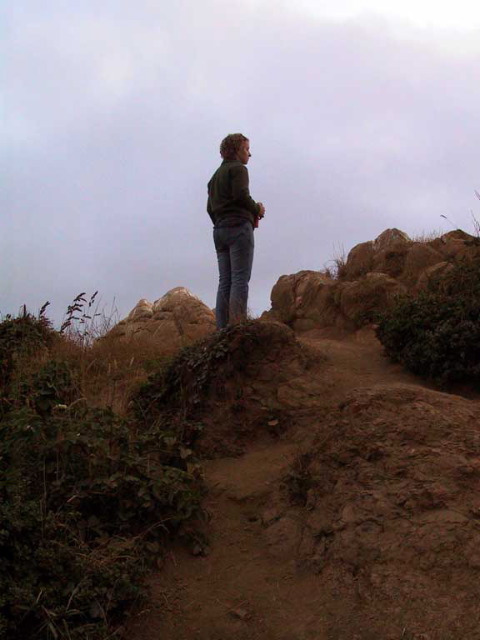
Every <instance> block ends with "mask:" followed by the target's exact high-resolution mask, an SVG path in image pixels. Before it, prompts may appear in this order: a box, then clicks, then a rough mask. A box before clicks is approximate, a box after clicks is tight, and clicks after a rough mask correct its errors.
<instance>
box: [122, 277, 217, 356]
mask: <svg viewBox="0 0 480 640" xmlns="http://www.w3.org/2000/svg"><path fill="white" fill-rule="evenodd" d="M214 330H215V315H214V313H213V311H212V310H211V309H209V308H208V307H207V305H206V304H204V303H203V302H202V301H201V300H200V298H197V296H195V295H193V293H191V292H190V291H189V290H188V289H186V288H185V287H176V288H175V289H171V290H170V291H168V292H167V293H166V294H165V295H164V296H162V297H161V298H159V299H158V300H156V301H155V302H154V303H151V302H149V301H148V300H145V299H142V300H140V301H139V302H138V303H137V304H136V305H135V307H134V308H133V309H132V311H131V312H130V313H129V314H128V316H127V317H126V318H125V319H123V320H122V321H121V322H119V323H118V324H117V326H116V327H114V328H113V330H112V331H111V332H110V335H112V336H115V337H118V338H123V339H138V338H140V339H142V338H143V339H145V338H148V339H151V340H154V341H155V343H159V344H161V345H162V346H163V347H164V348H163V351H164V352H165V353H166V354H167V353H174V352H175V351H177V350H178V349H179V348H180V347H183V346H185V345H187V344H190V343H192V342H194V341H195V340H198V339H199V338H202V337H203V336H205V335H207V334H208V333H211V332H212V331H214Z"/></svg>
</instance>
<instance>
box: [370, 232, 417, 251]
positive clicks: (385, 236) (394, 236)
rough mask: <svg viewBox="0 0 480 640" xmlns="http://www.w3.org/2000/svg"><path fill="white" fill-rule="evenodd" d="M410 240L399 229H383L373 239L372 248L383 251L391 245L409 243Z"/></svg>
mask: <svg viewBox="0 0 480 640" xmlns="http://www.w3.org/2000/svg"><path fill="white" fill-rule="evenodd" d="M411 242H412V240H411V239H410V238H409V236H408V235H407V234H406V233H405V232H404V231H400V229H395V228H393V229H385V231H383V232H382V233H381V234H380V235H379V236H377V237H376V238H375V240H374V241H373V248H374V250H375V251H383V250H385V249H389V248H391V247H392V246H394V245H395V246H398V245H399V244H411Z"/></svg>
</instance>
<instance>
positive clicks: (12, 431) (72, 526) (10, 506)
mask: <svg viewBox="0 0 480 640" xmlns="http://www.w3.org/2000/svg"><path fill="white" fill-rule="evenodd" d="M16 320H18V319H16ZM5 322H6V323H7V324H5V323H1V324H0V346H1V347H2V348H3V351H2V352H1V353H2V357H3V360H2V362H7V363H8V377H9V380H10V381H11V382H12V384H10V385H9V387H8V389H7V392H5V395H4V400H5V402H4V405H3V414H2V415H1V416H0V637H5V638H8V640H20V639H21V640H28V639H30V638H34V637H35V638H40V639H47V638H55V639H59V640H60V639H67V638H68V639H69V640H70V639H71V640H95V639H101V638H106V637H112V632H113V630H114V629H115V627H116V625H118V624H119V622H120V621H121V618H122V616H123V615H124V614H125V610H126V609H127V607H128V605H129V604H131V603H133V602H134V601H135V600H137V599H138V598H140V597H141V596H142V593H143V584H142V579H143V577H144V576H145V574H146V572H147V571H148V569H149V567H150V566H151V563H152V562H155V561H156V560H158V559H159V558H161V556H162V551H163V549H164V548H165V546H166V544H167V541H168V539H169V537H171V536H172V535H173V534H175V533H178V532H180V531H181V528H182V526H183V525H184V523H188V522H189V521H192V519H195V518H198V517H200V516H201V515H202V512H201V509H200V498H201V493H202V484H201V481H200V479H199V476H198V473H196V465H195V462H194V460H193V458H192V452H191V450H190V449H189V448H188V447H187V446H185V442H184V440H183V434H182V431H181V429H179V428H178V427H172V426H171V425H170V424H169V423H168V422H166V421H165V420H156V421H154V422H152V421H150V422H146V421H142V420H133V419H131V420H126V419H123V418H120V417H118V416H117V415H115V414H114V413H113V412H112V411H111V410H110V409H105V408H91V407H89V406H88V405H87V403H86V402H85V399H84V398H83V397H82V396H81V394H80V391H79V388H78V385H77V383H76V381H75V375H72V371H71V368H70V367H69V365H68V363H67V362H62V361H58V360H50V359H49V358H48V353H47V355H44V357H43V358H42V361H41V362H40V363H37V366H32V367H28V366H26V367H25V366H24V365H25V362H26V361H25V360H22V361H21V363H22V370H18V369H17V368H16V367H17V365H18V364H19V362H20V360H18V358H17V356H16V355H15V354H18V353H20V352H22V353H26V349H27V345H30V346H32V345H34V346H35V348H36V347H37V346H38V345H41V346H43V347H45V346H46V344H47V343H48V340H45V339H44V338H46V337H48V336H50V334H49V333H48V332H49V331H51V329H50V328H48V331H47V333H46V334H44V333H42V332H43V329H44V327H43V321H42V326H38V323H39V322H40V320H36V319H35V318H33V317H31V316H29V319H28V320H26V321H23V322H15V320H12V319H11V318H8V319H7V320H6V321H5ZM19 327H21V328H22V330H21V331H20V330H19ZM25 327H28V329H25ZM5 336H7V338H5ZM25 336H26V337H27V338H26V339H27V344H25V343H24V342H23V338H24V337H25ZM2 337H4V340H3V342H2ZM37 338H38V340H37ZM30 346H29V347H28V348H30ZM12 351H13V355H12ZM6 370H7V368H5V371H6ZM13 382H14V384H13Z"/></svg>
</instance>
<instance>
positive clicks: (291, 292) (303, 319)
mask: <svg viewBox="0 0 480 640" xmlns="http://www.w3.org/2000/svg"><path fill="white" fill-rule="evenodd" d="M337 286H338V282H336V281H335V280H333V279H332V278H331V277H330V276H328V275H327V274H325V273H322V272H319V271H300V272H299V273H296V274H292V275H286V276H282V277H281V278H279V280H278V282H277V283H276V284H275V286H274V287H273V289H272V293H271V302H272V308H271V311H270V312H267V313H265V314H264V316H263V317H264V318H271V319H275V320H279V321H280V322H284V323H285V324H287V325H289V326H291V327H292V328H293V329H296V330H298V331H306V330H308V329H313V328H314V327H316V326H333V325H335V324H336V321H337V318H338V306H337V304H336V302H335V289H336V287H337Z"/></svg>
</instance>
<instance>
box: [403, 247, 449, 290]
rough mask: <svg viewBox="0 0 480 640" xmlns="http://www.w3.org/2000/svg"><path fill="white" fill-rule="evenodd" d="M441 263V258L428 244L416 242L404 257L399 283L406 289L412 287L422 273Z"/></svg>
mask: <svg viewBox="0 0 480 640" xmlns="http://www.w3.org/2000/svg"><path fill="white" fill-rule="evenodd" d="M441 262H443V256H442V254H441V253H439V252H438V251H436V250H435V249H434V248H433V247H431V246H430V245H429V244H423V243H421V242H416V243H415V244H413V245H412V246H411V247H410V250H409V251H408V253H407V254H406V256H405V263H404V269H403V272H402V274H401V278H400V279H401V281H402V282H403V283H404V284H406V285H407V286H408V287H414V286H415V285H416V284H417V282H418V280H419V278H420V276H421V275H422V274H423V272H424V271H425V270H426V269H428V268H430V267H433V266H435V265H436V264H439V263H441Z"/></svg>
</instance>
